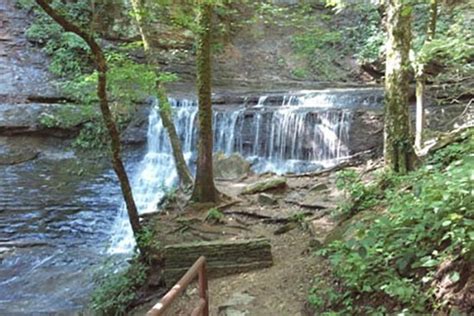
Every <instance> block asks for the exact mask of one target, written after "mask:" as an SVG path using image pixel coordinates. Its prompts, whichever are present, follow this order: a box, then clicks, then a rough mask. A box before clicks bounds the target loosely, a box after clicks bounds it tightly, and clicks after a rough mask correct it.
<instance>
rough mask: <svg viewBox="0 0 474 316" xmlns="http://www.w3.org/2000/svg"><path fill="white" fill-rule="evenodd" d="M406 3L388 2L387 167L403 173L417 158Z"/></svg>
mask: <svg viewBox="0 0 474 316" xmlns="http://www.w3.org/2000/svg"><path fill="white" fill-rule="evenodd" d="M404 2H405V1H404V0H388V1H387V33H388V41H387V47H386V51H387V61H386V72H385V126H384V158H385V166H386V167H387V168H388V169H391V170H393V171H395V172H400V173H406V172H407V171H409V170H412V169H413V165H414V159H415V157H414V152H413V147H412V144H413V141H412V135H411V131H410V122H409V116H408V95H409V85H408V83H409V76H408V75H409V67H410V63H409V60H408V53H409V51H410V45H411V8H410V7H409V6H407V5H406V4H404Z"/></svg>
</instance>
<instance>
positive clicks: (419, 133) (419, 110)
mask: <svg viewBox="0 0 474 316" xmlns="http://www.w3.org/2000/svg"><path fill="white" fill-rule="evenodd" d="M429 10H430V19H429V21H428V26H427V30H426V40H425V43H424V44H423V45H425V44H426V43H429V42H430V41H432V40H433V38H434V36H435V33H436V22H437V20H438V0H430V9H429ZM413 68H414V69H415V80H416V120H415V122H416V123H415V148H416V149H417V150H420V149H421V148H422V147H423V132H424V128H425V126H426V119H425V105H424V96H425V82H426V74H425V65H424V64H423V63H417V62H416V61H415V65H414V67H413Z"/></svg>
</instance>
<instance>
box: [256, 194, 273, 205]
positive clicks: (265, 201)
mask: <svg viewBox="0 0 474 316" xmlns="http://www.w3.org/2000/svg"><path fill="white" fill-rule="evenodd" d="M258 203H260V204H261V205H276V204H278V201H277V200H276V199H274V198H273V197H272V196H271V195H270V194H268V193H260V194H259V195H258Z"/></svg>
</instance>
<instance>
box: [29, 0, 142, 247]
mask: <svg viewBox="0 0 474 316" xmlns="http://www.w3.org/2000/svg"><path fill="white" fill-rule="evenodd" d="M36 3H38V5H39V6H41V7H42V8H43V10H44V11H45V12H46V13H47V14H48V15H49V16H50V17H51V18H52V19H53V20H54V21H56V23H58V24H59V25H61V27H62V28H63V29H64V30H65V31H66V32H72V33H75V34H77V35H78V36H79V37H81V38H82V39H83V40H84V41H85V42H86V43H87V45H88V46H89V47H90V49H91V52H92V54H93V55H94V58H95V63H96V68H97V72H98V75H99V79H98V83H97V96H98V97H99V105H100V110H101V112H102V117H103V119H104V122H105V126H106V127H107V130H108V132H109V135H110V139H111V150H112V165H113V168H114V170H115V173H116V174H117V177H118V179H119V182H120V187H121V189H122V194H123V197H124V200H125V204H126V206H127V212H128V217H129V219H130V224H131V226H132V230H133V233H134V235H135V238H136V237H137V234H138V233H139V232H140V230H141V225H140V221H139V217H138V211H137V207H136V205H135V201H134V199H133V195H132V189H131V187H130V182H129V180H128V176H127V172H126V171H125V168H124V166H123V162H122V159H121V158H120V135H119V132H118V130H117V126H116V125H115V122H114V119H113V116H112V113H111V112H110V108H109V103H108V100H107V62H106V60H105V57H104V53H103V52H102V48H101V47H100V46H99V44H97V42H96V41H95V39H94V37H93V36H92V35H91V34H89V33H87V32H86V31H83V30H82V29H80V28H79V27H78V26H76V25H74V24H73V23H71V22H69V21H68V20H66V19H65V18H64V17H63V16H62V15H60V14H59V13H58V12H57V11H55V9H53V8H52V7H51V6H50V5H49V4H48V1H47V0H36ZM139 246H140V245H139Z"/></svg>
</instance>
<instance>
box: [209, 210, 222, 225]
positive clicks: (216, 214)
mask: <svg viewBox="0 0 474 316" xmlns="http://www.w3.org/2000/svg"><path fill="white" fill-rule="evenodd" d="M223 218H224V214H223V213H222V212H221V211H219V210H218V209H217V208H215V207H213V208H211V209H209V210H208V211H207V216H206V220H208V221H214V222H220V221H221V220H222V219H223Z"/></svg>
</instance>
